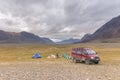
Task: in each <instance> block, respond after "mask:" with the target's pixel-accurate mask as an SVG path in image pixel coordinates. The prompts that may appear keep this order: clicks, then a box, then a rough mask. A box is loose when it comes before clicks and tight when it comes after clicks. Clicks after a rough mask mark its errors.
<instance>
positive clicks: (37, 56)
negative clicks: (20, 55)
mask: <svg viewBox="0 0 120 80" xmlns="http://www.w3.org/2000/svg"><path fill="white" fill-rule="evenodd" d="M32 58H41V56H40V54H39V53H35V54H34V55H33V56H32Z"/></svg>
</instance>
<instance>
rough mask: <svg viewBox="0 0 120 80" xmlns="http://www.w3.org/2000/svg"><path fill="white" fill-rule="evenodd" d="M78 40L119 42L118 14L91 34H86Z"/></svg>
mask: <svg viewBox="0 0 120 80" xmlns="http://www.w3.org/2000/svg"><path fill="white" fill-rule="evenodd" d="M80 42H105V43H106V42H120V16H118V17H115V18H113V19H111V20H110V21H108V22H107V23H106V24H104V25H103V26H102V27H100V28H99V29H98V30H97V31H95V32H94V33H93V34H86V35H85V36H84V37H83V38H82V39H81V41H80Z"/></svg>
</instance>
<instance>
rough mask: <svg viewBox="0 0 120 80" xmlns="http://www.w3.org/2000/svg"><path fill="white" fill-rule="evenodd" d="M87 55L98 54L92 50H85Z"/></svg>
mask: <svg viewBox="0 0 120 80" xmlns="http://www.w3.org/2000/svg"><path fill="white" fill-rule="evenodd" d="M85 53H87V54H96V52H95V51H94V50H91V49H87V50H85Z"/></svg>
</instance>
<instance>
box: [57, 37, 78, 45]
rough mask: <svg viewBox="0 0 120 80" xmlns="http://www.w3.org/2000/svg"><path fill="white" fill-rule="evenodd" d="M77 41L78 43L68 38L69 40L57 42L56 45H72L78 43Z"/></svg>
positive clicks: (76, 40)
mask: <svg viewBox="0 0 120 80" xmlns="http://www.w3.org/2000/svg"><path fill="white" fill-rule="evenodd" d="M79 41H80V39H73V38H70V39H66V40H63V41H60V42H57V44H72V43H76V42H79Z"/></svg>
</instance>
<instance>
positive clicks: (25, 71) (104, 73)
mask: <svg viewBox="0 0 120 80" xmlns="http://www.w3.org/2000/svg"><path fill="white" fill-rule="evenodd" d="M0 80H120V63H119V62H116V63H114V62H110V63H108V62H103V63H100V64H98V65H94V64H93V65H85V64H83V63H72V62H68V61H58V62H56V61H32V62H12V63H0Z"/></svg>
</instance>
